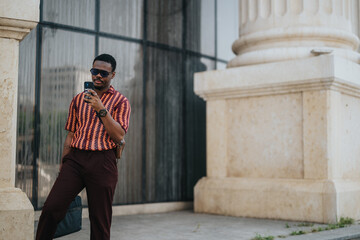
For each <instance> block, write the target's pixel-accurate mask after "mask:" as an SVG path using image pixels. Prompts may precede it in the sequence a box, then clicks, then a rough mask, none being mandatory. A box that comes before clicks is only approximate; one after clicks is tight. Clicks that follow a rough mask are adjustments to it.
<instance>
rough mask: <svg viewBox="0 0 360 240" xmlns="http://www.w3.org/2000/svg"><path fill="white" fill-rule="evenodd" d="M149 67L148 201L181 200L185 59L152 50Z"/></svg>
mask: <svg viewBox="0 0 360 240" xmlns="http://www.w3.org/2000/svg"><path fill="white" fill-rule="evenodd" d="M147 64H148V79H147V83H146V160H147V162H146V183H147V186H146V194H147V195H146V197H147V201H156V202H158V201H172V200H180V199H182V197H183V193H184V191H185V186H184V180H185V179H184V175H185V172H184V167H183V165H184V164H183V154H184V146H183V122H184V120H183V119H184V117H183V84H184V83H183V73H182V55H181V54H179V53H174V52H170V51H164V50H159V49H155V48H149V49H148V58H147Z"/></svg>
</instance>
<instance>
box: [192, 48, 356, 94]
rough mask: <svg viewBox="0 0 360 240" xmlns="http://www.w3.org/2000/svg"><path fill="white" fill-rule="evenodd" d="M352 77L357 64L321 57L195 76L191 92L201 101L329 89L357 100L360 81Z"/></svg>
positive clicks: (332, 56)
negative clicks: (200, 98)
mask: <svg viewBox="0 0 360 240" xmlns="http://www.w3.org/2000/svg"><path fill="white" fill-rule="evenodd" d="M304 69H306V70H307V71H304ZM356 76H360V66H359V65H358V64H355V63H353V62H351V61H349V60H345V59H343V58H340V57H336V56H334V55H322V56H318V57H312V58H308V59H300V60H292V61H285V62H276V63H267V64H260V65H256V66H244V67H238V68H231V69H225V70H217V71H208V72H201V73H196V74H195V81H194V91H195V93H196V94H197V95H199V96H200V97H202V98H203V99H205V100H207V99H228V98H241V97H252V96H263V95H272V94H287V93H294V92H303V91H318V90H329V89H331V90H334V91H339V92H342V93H345V94H349V95H352V96H357V97H360V79H359V78H358V77H356Z"/></svg>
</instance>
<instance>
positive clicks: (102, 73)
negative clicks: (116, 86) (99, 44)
mask: <svg viewBox="0 0 360 240" xmlns="http://www.w3.org/2000/svg"><path fill="white" fill-rule="evenodd" d="M90 72H91V74H92V75H94V76H96V75H98V74H99V73H100V76H101V77H107V76H109V74H110V73H109V72H108V71H105V70H100V69H97V68H92V69H90Z"/></svg>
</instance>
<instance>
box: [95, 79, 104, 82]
mask: <svg viewBox="0 0 360 240" xmlns="http://www.w3.org/2000/svg"><path fill="white" fill-rule="evenodd" d="M96 80H97V81H100V82H102V83H103V82H104V81H103V80H101V79H100V78H95V79H94V81H96Z"/></svg>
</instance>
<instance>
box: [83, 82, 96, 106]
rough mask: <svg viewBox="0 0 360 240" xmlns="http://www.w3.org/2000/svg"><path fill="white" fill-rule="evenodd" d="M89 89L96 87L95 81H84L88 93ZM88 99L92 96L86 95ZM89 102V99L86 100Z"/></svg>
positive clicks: (85, 90)
mask: <svg viewBox="0 0 360 240" xmlns="http://www.w3.org/2000/svg"><path fill="white" fill-rule="evenodd" d="M89 89H94V83H93V82H84V92H85V93H88V90H89ZM85 98H86V99H90V97H88V96H86V95H85ZM85 102H87V101H85Z"/></svg>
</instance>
